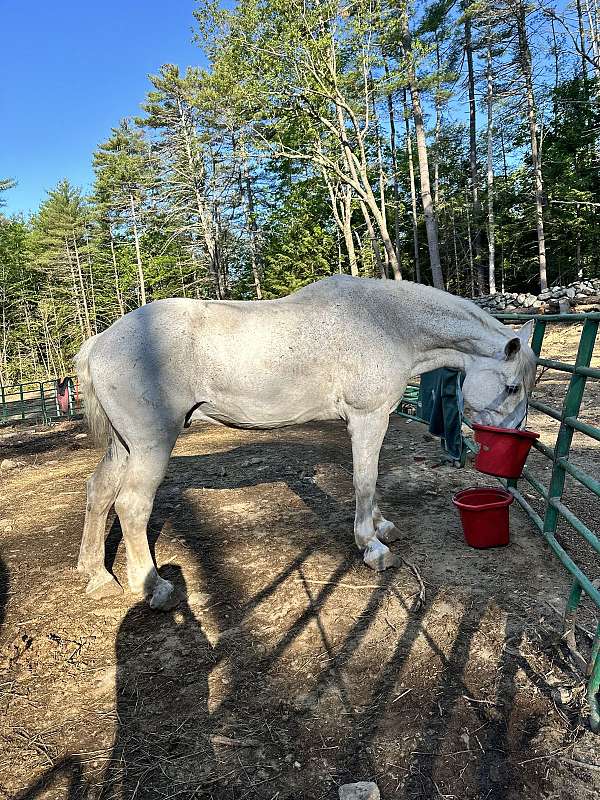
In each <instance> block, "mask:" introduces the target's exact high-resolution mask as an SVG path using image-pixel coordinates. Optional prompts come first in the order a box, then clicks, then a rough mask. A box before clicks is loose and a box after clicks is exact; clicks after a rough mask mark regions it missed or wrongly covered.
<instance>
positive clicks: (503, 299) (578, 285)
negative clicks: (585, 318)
mask: <svg viewBox="0 0 600 800" xmlns="http://www.w3.org/2000/svg"><path fill="white" fill-rule="evenodd" d="M473 302H474V303H477V305H478V306H481V308H484V309H485V310H486V311H490V312H492V313H496V314H499V313H502V312H503V311H507V312H508V311H518V312H521V313H524V314H541V313H544V312H546V313H550V314H554V313H561V314H565V313H569V312H571V311H578V310H579V311H591V310H594V311H600V279H599V278H591V279H589V280H581V281H575V282H574V283H570V284H569V285H568V286H557V287H555V288H552V289H547V290H546V291H545V292H542V293H541V294H538V295H535V294H528V293H526V292H523V293H518V292H497V293H496V294H489V295H485V296H484V297H474V298H473ZM578 306H580V308H579V309H578V308H577V307H578ZM589 306H592V307H594V306H596V307H594V308H589Z"/></svg>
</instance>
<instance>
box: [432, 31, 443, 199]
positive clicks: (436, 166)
mask: <svg viewBox="0 0 600 800" xmlns="http://www.w3.org/2000/svg"><path fill="white" fill-rule="evenodd" d="M435 59H436V66H437V72H436V76H435V79H436V87H435V88H436V91H435V97H434V105H435V134H434V149H433V156H434V160H433V204H434V206H435V207H436V208H439V204H440V131H441V128H442V109H441V107H440V101H441V98H440V43H439V42H438V38H437V36H436V37H435Z"/></svg>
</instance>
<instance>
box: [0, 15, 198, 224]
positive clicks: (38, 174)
mask: <svg viewBox="0 0 600 800" xmlns="http://www.w3.org/2000/svg"><path fill="white" fill-rule="evenodd" d="M194 7H195V4H194V2H193V0H120V2H118V1H117V0H104V2H102V3H93V2H90V1H89V0H55V2H53V3H49V2H40V0H34V2H33V3H26V2H24V0H0V20H1V28H2V35H1V39H2V45H1V47H0V120H1V121H0V178H5V177H12V178H15V179H16V180H17V181H18V186H17V187H16V188H15V189H12V190H11V191H9V192H6V193H5V194H4V197H3V199H4V200H6V208H4V209H3V210H4V213H9V214H10V213H13V212H24V213H25V214H28V213H29V212H30V211H34V210H35V209H36V208H37V206H38V205H39V203H40V201H41V200H43V199H44V197H45V195H46V190H48V189H51V188H52V187H53V186H54V185H55V184H56V183H57V182H58V181H59V180H60V179H61V178H69V180H70V181H71V182H72V183H74V184H75V185H77V186H81V187H82V188H83V189H84V190H85V189H86V188H88V187H89V184H90V181H91V178H92V170H91V157H92V153H93V151H94V149H95V148H96V146H97V145H98V143H99V142H101V141H104V140H105V139H106V138H107V137H108V135H109V134H110V129H111V127H113V126H116V125H117V124H118V122H119V120H120V119H121V118H122V117H124V116H128V115H131V114H136V113H138V112H139V110H140V109H139V106H140V103H141V102H142V101H143V99H144V97H145V95H146V92H147V90H148V88H149V83H148V78H147V76H148V74H152V73H156V72H157V71H158V69H159V67H160V66H161V64H164V63H167V62H170V63H175V64H179V65H180V66H183V67H185V66H187V65H188V64H202V63H203V59H202V53H201V51H200V49H199V48H198V46H197V45H194V44H193V43H192V42H191V38H192V33H191V27H192V23H193V17H192V12H193V9H194Z"/></svg>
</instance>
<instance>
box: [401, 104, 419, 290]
mask: <svg viewBox="0 0 600 800" xmlns="http://www.w3.org/2000/svg"><path fill="white" fill-rule="evenodd" d="M408 113H409V112H408V106H407V102H406V89H404V131H405V137H406V157H407V159H408V176H409V181H410V201H411V203H410V204H411V222H412V234H413V254H414V259H415V280H416V281H417V283H421V261H420V256H419V218H418V215H417V191H416V187H415V165H414V160H413V152H412V137H411V134H410V122H409V121H408Z"/></svg>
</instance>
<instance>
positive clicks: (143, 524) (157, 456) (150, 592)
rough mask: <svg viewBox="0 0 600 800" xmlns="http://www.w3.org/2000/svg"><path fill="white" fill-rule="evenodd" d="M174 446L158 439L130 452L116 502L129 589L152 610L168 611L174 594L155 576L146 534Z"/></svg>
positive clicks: (165, 582) (170, 586)
mask: <svg viewBox="0 0 600 800" xmlns="http://www.w3.org/2000/svg"><path fill="white" fill-rule="evenodd" d="M174 443H175V437H173V439H172V440H169V441H162V442H161V441H160V437H159V436H157V437H156V440H155V442H154V443H153V444H152V445H146V446H143V447H138V448H132V449H131V452H130V454H129V459H128V461H127V469H126V471H125V474H124V476H123V480H122V483H121V488H120V490H119V494H118V496H117V499H116V501H115V510H116V512H117V514H118V515H119V520H120V522H121V528H122V530H123V538H124V539H125V547H126V549H127V578H128V580H129V588H130V589H131V591H132V592H134V593H136V594H144V595H145V596H146V597H148V598H149V601H150V606H151V607H152V608H167V607H168V606H169V604H170V601H171V599H172V597H173V594H174V587H173V584H172V583H170V582H169V581H166V580H164V579H163V578H161V577H160V576H159V574H158V572H157V569H156V567H155V565H154V561H153V560H152V555H151V553H150V547H149V546H148V536H147V531H146V528H147V525H148V520H149V519H150V514H151V512H152V506H153V504H154V496H155V494H156V490H157V489H158V487H159V485H160V483H161V481H162V479H163V478H164V475H165V472H166V471H167V464H168V463H169V458H170V455H171V450H172V449H173V445H174Z"/></svg>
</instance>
